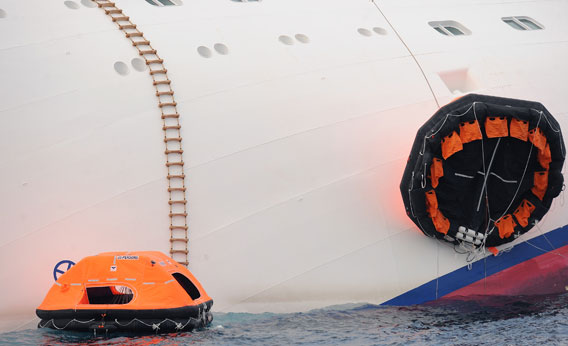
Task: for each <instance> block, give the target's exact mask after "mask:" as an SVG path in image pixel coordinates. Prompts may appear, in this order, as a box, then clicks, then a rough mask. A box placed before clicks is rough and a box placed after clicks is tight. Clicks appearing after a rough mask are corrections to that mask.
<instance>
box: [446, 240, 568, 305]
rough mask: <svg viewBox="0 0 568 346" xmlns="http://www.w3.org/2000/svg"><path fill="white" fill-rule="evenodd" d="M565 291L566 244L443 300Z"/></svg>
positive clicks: (567, 280)
mask: <svg viewBox="0 0 568 346" xmlns="http://www.w3.org/2000/svg"><path fill="white" fill-rule="evenodd" d="M567 290H568V245H566V246H563V247H561V248H559V249H557V250H554V251H550V252H547V253H545V254H542V255H540V256H537V257H534V258H532V259H530V260H527V261H525V262H522V263H519V264H517V265H514V266H512V267H510V268H507V269H505V270H503V271H500V272H498V273H495V274H493V275H491V276H488V277H487V278H485V279H482V280H479V281H477V282H474V283H473V284H471V285H469V286H465V287H463V288H461V289H459V290H456V291H454V292H452V293H450V294H447V295H445V296H444V297H443V298H452V299H456V298H467V297H475V296H493V295H495V296H521V295H541V294H558V293H563V292H566V291H567Z"/></svg>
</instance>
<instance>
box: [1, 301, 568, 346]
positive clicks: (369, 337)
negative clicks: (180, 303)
mask: <svg viewBox="0 0 568 346" xmlns="http://www.w3.org/2000/svg"><path fill="white" fill-rule="evenodd" d="M214 318H215V319H214V322H213V323H212V324H211V326H209V327H208V328H205V329H202V330H197V331H193V332H187V333H170V334H147V335H134V334H116V333H114V334H110V335H97V336H94V335H93V334H92V333H78V332H70V331H56V330H50V329H29V330H23V331H18V332H11V333H4V334H0V344H2V345H194V344H199V345H290V344H299V345H333V344H349V345H409V344H415V345H425V344H434V345H491V346H497V345H543V346H544V345H568V294H564V295H556V296H539V297H516V298H491V299H478V300H475V301H438V302H434V303H429V304H425V305H416V306H409V307H386V306H377V305H367V304H366V305H358V306H339V307H330V308H326V309H319V310H313V311H310V312H304V313H289V314H272V313H263V314H248V313H216V314H214Z"/></svg>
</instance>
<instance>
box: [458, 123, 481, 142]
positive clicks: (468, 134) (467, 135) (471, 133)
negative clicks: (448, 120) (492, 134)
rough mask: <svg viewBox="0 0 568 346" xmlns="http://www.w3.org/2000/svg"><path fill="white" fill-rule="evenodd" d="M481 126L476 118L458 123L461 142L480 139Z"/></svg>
mask: <svg viewBox="0 0 568 346" xmlns="http://www.w3.org/2000/svg"><path fill="white" fill-rule="evenodd" d="M481 138H482V135H481V128H480V127H479V123H478V122H477V120H472V121H468V122H465V123H461V124H460V139H461V141H462V143H463V144H466V143H469V142H473V141H476V140H478V139H481Z"/></svg>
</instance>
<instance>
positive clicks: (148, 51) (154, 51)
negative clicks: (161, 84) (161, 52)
mask: <svg viewBox="0 0 568 346" xmlns="http://www.w3.org/2000/svg"><path fill="white" fill-rule="evenodd" d="M156 52H157V50H155V49H149V50H141V51H140V53H138V54H140V55H144V54H156ZM150 74H151V73H150ZM154 85H155V84H154Z"/></svg>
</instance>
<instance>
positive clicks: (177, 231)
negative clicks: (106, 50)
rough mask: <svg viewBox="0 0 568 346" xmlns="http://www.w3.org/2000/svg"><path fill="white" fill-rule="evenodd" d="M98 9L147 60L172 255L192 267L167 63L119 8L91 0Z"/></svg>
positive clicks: (178, 136) (178, 137) (176, 119)
mask: <svg viewBox="0 0 568 346" xmlns="http://www.w3.org/2000/svg"><path fill="white" fill-rule="evenodd" d="M92 1H93V2H94V3H96V4H97V5H98V7H99V8H101V9H102V10H104V11H105V14H106V15H107V16H109V17H110V18H111V19H112V21H113V22H114V23H116V24H117V25H118V28H119V30H121V31H122V32H124V34H125V35H126V38H127V39H129V40H130V42H131V43H132V46H133V47H134V48H136V50H137V51H138V54H139V55H140V56H141V57H142V58H143V59H144V60H145V62H146V65H147V66H148V69H149V74H150V76H151V77H152V81H153V83H152V84H153V85H154V88H155V90H156V97H157V98H158V107H159V109H160V112H161V113H162V125H163V126H162V130H163V131H164V143H165V155H166V167H167V170H168V174H167V180H168V194H169V201H168V204H169V208H170V213H169V218H170V228H169V231H170V255H171V257H172V258H173V259H174V260H176V261H177V262H178V263H180V264H183V265H185V266H187V265H188V264H189V258H188V256H189V249H188V242H189V236H188V235H189V234H188V232H189V231H188V226H187V207H186V206H187V200H186V186H185V174H184V169H183V167H184V162H183V149H182V144H181V141H182V137H181V126H180V122H179V113H178V110H177V103H176V101H175V98H174V91H173V89H172V86H171V80H170V79H169V78H168V70H167V69H166V68H165V66H164V60H163V59H162V58H160V56H159V55H158V52H157V50H156V49H154V48H153V47H152V45H151V43H150V41H149V40H147V39H146V38H145V37H144V33H142V32H141V31H140V30H139V29H138V27H137V26H136V25H135V24H134V23H132V21H131V20H130V17H128V16H125V14H124V13H123V11H122V10H121V9H119V8H118V7H116V4H115V3H114V2H111V1H108V0H92Z"/></svg>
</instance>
